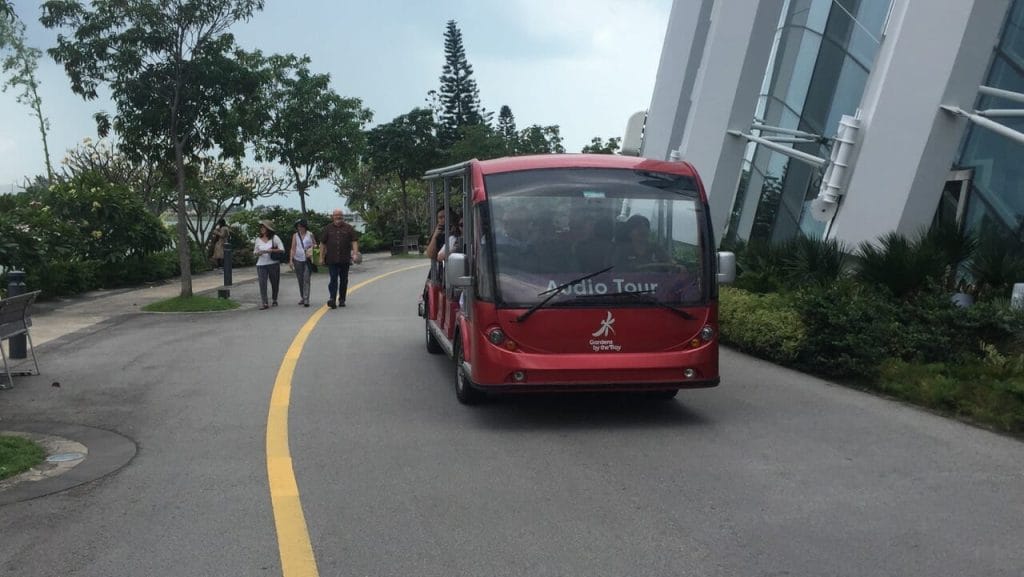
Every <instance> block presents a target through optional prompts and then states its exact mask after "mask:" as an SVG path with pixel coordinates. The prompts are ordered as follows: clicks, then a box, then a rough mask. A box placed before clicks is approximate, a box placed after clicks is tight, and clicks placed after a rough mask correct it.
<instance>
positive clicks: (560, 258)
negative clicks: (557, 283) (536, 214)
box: [523, 217, 568, 272]
mask: <svg viewBox="0 0 1024 577" xmlns="http://www.w3.org/2000/svg"><path fill="white" fill-rule="evenodd" d="M566 252H568V247H564V246H562V245H560V244H559V243H558V237H557V235H556V234H555V223H554V222H552V221H551V219H550V218H548V217H541V218H538V219H535V220H531V221H530V222H529V223H528V224H527V227H526V246H525V247H524V250H523V257H524V258H525V263H524V266H523V268H524V269H526V270H529V271H530V272H558V271H560V270H562V269H563V268H564V266H565V259H564V257H565V255H564V254H563V253H566Z"/></svg>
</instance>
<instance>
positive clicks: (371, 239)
mask: <svg viewBox="0 0 1024 577" xmlns="http://www.w3.org/2000/svg"><path fill="white" fill-rule="evenodd" d="M390 249H391V243H390V242H389V241H387V240H384V239H382V238H380V236H379V235H377V234H375V233H374V232H373V231H370V230H368V231H366V232H365V233H363V234H362V235H360V236H359V250H360V252H379V251H383V250H390Z"/></svg>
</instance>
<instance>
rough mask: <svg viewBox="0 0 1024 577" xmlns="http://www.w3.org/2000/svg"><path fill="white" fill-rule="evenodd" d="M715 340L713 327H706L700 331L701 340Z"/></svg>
mask: <svg viewBox="0 0 1024 577" xmlns="http://www.w3.org/2000/svg"><path fill="white" fill-rule="evenodd" d="M713 338H715V329H713V328H712V327H711V325H704V328H702V329H701V330H700V339H701V340H702V341H704V342H709V341H710V340H711V339H713Z"/></svg>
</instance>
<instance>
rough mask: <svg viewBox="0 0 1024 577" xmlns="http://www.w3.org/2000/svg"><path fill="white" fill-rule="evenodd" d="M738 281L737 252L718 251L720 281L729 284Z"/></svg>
mask: <svg viewBox="0 0 1024 577" xmlns="http://www.w3.org/2000/svg"><path fill="white" fill-rule="evenodd" d="M735 281H736V254H735V253H731V252H727V251H719V253H718V282H719V283H721V284H729V283H731V282H735Z"/></svg>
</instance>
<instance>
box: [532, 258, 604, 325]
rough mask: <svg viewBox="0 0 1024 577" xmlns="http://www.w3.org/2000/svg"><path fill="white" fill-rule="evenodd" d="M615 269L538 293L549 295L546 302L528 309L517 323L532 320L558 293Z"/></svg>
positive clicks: (587, 275)
mask: <svg viewBox="0 0 1024 577" xmlns="http://www.w3.org/2000/svg"><path fill="white" fill-rule="evenodd" d="M613 268H615V266H614V265H612V266H610V267H607V268H603V269H601V270H599V271H597V272H592V273H590V274H585V275H583V276H581V277H579V278H574V279H572V280H571V281H569V282H564V283H562V284H560V285H558V286H556V287H555V288H551V289H548V290H546V291H543V292H539V293H537V296H539V297H542V296H544V295H548V296H547V297H546V298H545V299H544V300H542V301H540V302H539V303H537V304H535V305H533V306H532V307H530V308H528V309H526V311H525V312H524V313H523V314H521V315H519V316H518V317H516V322H517V323H521V322H523V321H525V320H526V319H528V318H530V316H531V315H532V314H533V313H535V312H537V311H538V310H539V309H540V308H542V307H543V306H544V305H546V304H548V303H549V302H551V299H553V298H555V297H556V296H558V293H560V292H562V291H563V290H565V289H567V288H569V287H571V286H572V285H574V284H576V283H578V282H583V281H585V280H587V279H589V278H594V277H595V276H597V275H599V274H604V273H606V272H608V271H610V270H612V269H613Z"/></svg>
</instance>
